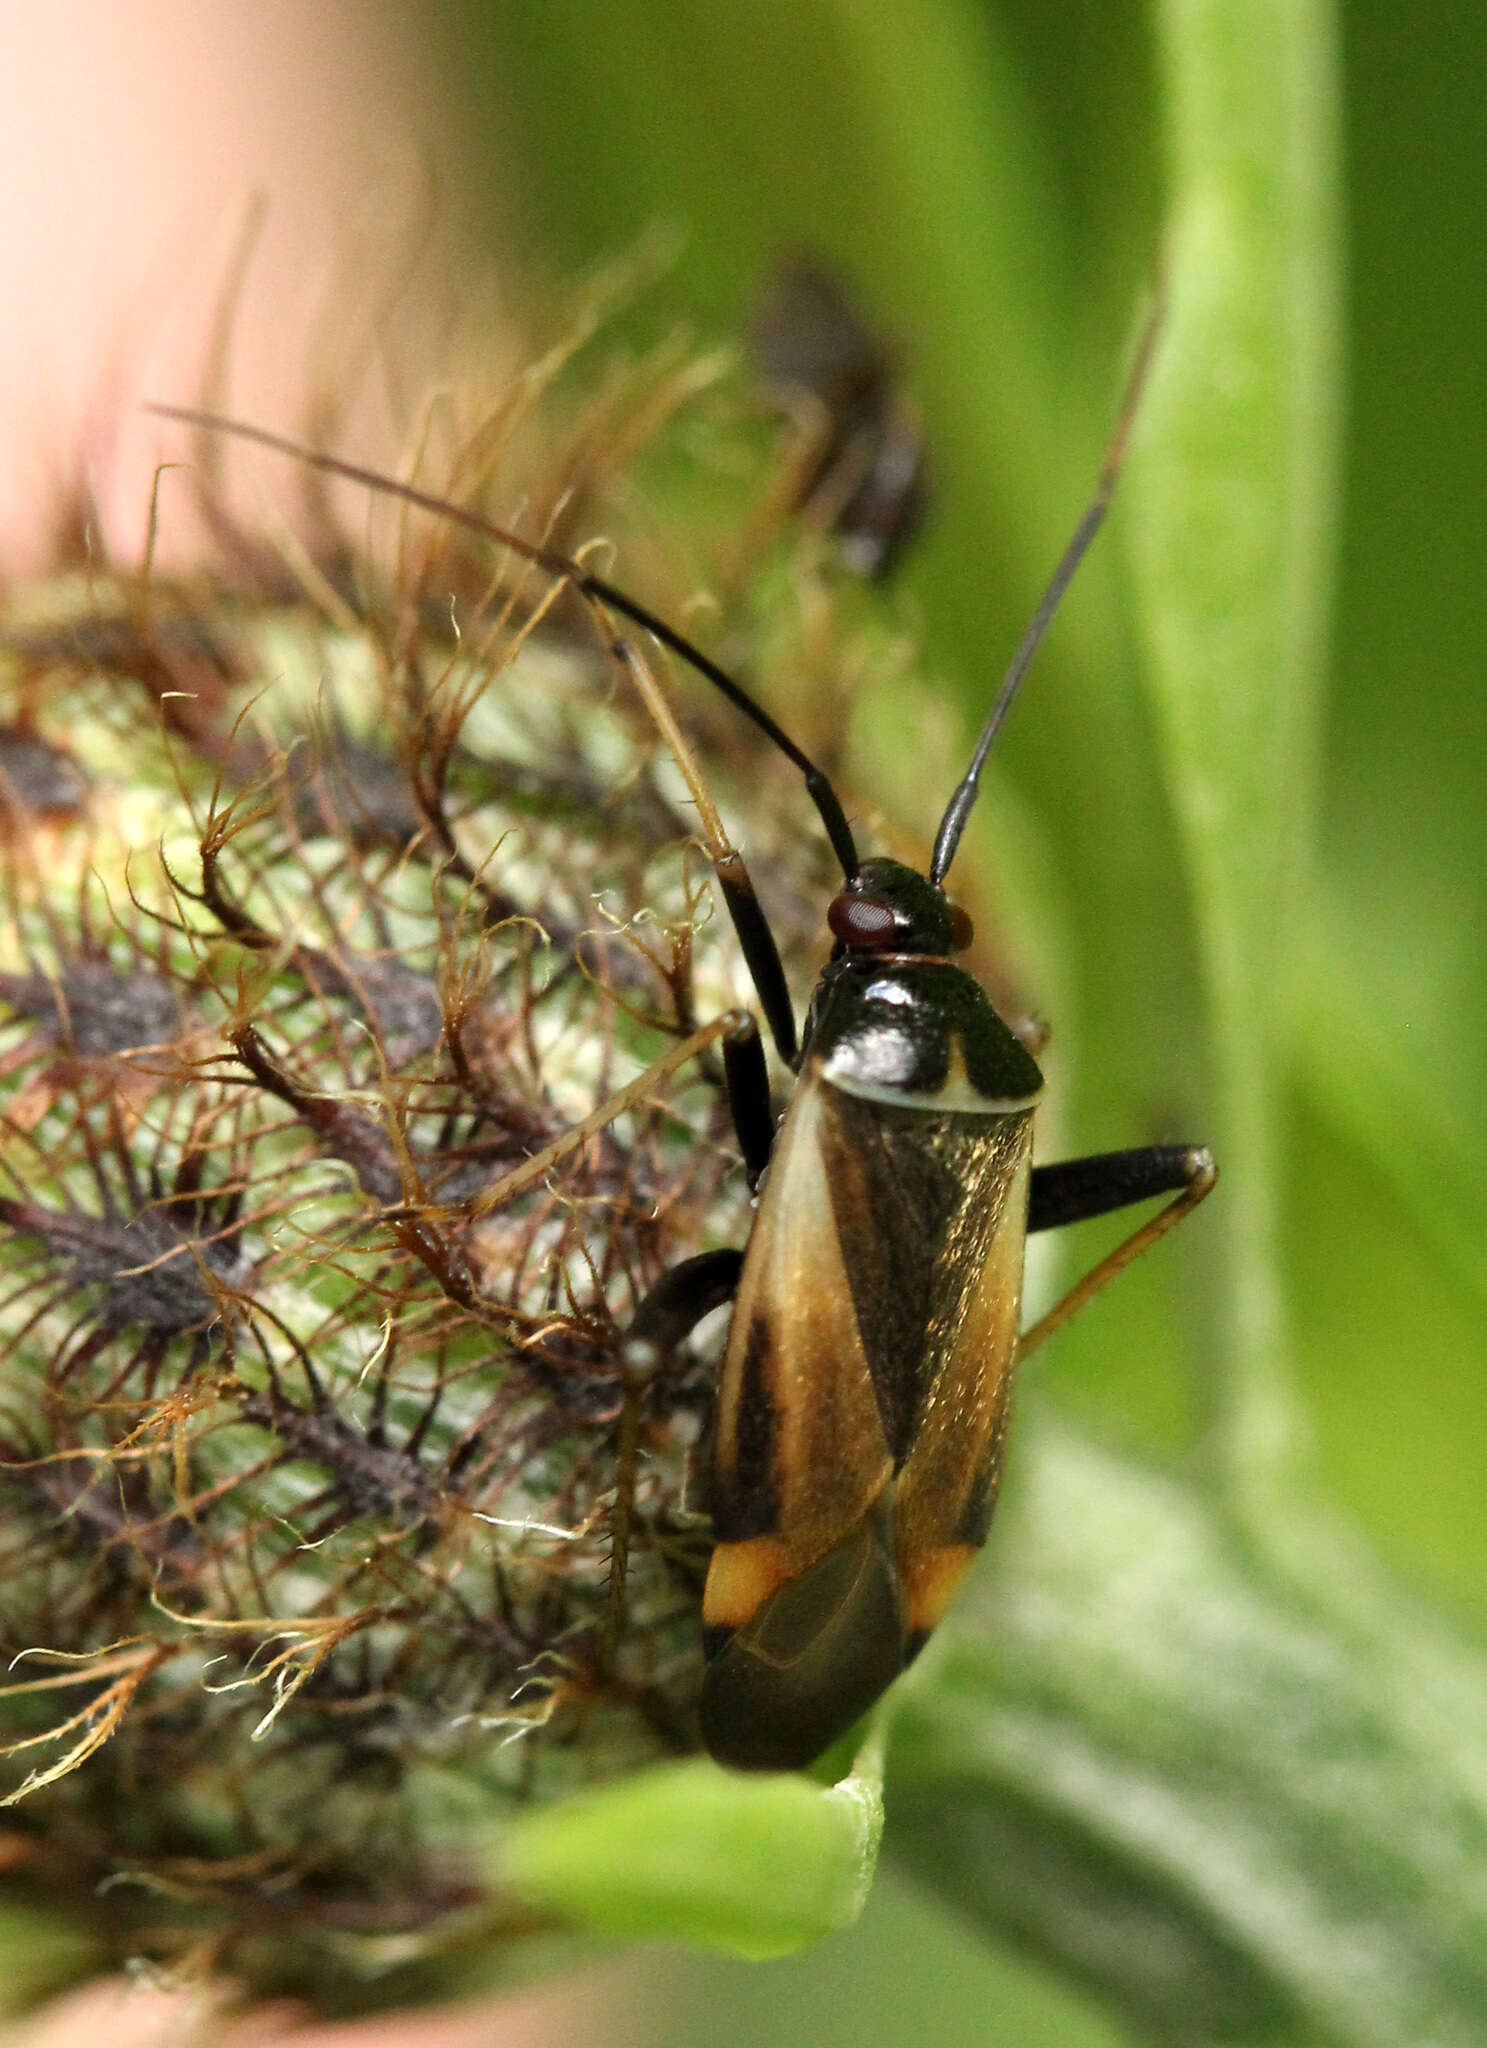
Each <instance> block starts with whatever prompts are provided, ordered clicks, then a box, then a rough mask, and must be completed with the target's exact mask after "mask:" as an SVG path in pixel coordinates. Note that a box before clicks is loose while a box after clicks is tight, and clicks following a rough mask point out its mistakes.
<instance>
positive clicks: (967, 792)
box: [929, 300, 1162, 883]
mask: <svg viewBox="0 0 1487 2048" xmlns="http://www.w3.org/2000/svg"><path fill="white" fill-rule="evenodd" d="M1161 324H1162V307H1161V302H1160V300H1158V302H1157V305H1156V307H1155V309H1154V311H1153V312H1152V315H1151V318H1150V319H1149V320H1148V321H1147V323H1146V329H1145V332H1144V333H1143V334H1142V336H1141V343H1140V346H1139V347H1138V348H1137V350H1136V360H1135V362H1134V363H1133V364H1132V365H1131V374H1130V376H1129V377H1128V378H1127V379H1126V388H1125V395H1124V396H1123V398H1122V399H1121V404H1120V413H1119V415H1118V416H1117V419H1116V422H1115V432H1114V433H1113V434H1112V435H1111V437H1110V445H1109V447H1108V448H1107V449H1106V450H1105V460H1104V461H1103V463H1102V464H1101V465H1100V475H1099V480H1098V482H1097V483H1096V485H1095V490H1094V496H1093V497H1092V498H1091V499H1090V501H1089V503H1088V505H1087V506H1086V507H1085V509H1084V514H1083V516H1082V518H1081V519H1080V521H1079V524H1078V525H1077V526H1076V527H1075V529H1074V533H1073V537H1072V539H1071V540H1070V542H1069V544H1068V546H1067V547H1066V548H1065V549H1064V551H1063V553H1062V555H1060V557H1059V561H1058V567H1057V568H1056V569H1055V570H1054V572H1053V574H1052V576H1051V577H1050V578H1049V580H1048V588H1047V589H1046V590H1045V591H1044V592H1043V595H1042V597H1041V598H1040V599H1039V600H1038V608H1037V610H1036V611H1035V612H1034V613H1033V615H1032V617H1031V618H1030V619H1029V620H1028V623H1027V630H1026V631H1025V632H1024V633H1023V636H1022V638H1021V640H1020V641H1019V642H1018V643H1017V652H1016V653H1015V654H1014V655H1013V657H1012V659H1011V661H1010V662H1009V663H1008V664H1007V672H1006V674H1005V675H1004V676H1003V677H1002V686H1001V688H1000V689H999V690H998V691H997V693H996V701H995V702H994V703H993V705H992V707H991V710H990V712H989V713H988V715H987V720H986V723H985V725H983V726H982V728H981V737H980V738H979V739H978V740H977V742H976V751H975V753H974V754H972V756H971V765H970V767H969V768H967V770H966V772H965V774H964V775H963V776H962V777H961V778H960V781H959V782H958V783H957V784H956V787H955V794H954V795H953V796H952V797H951V799H950V801H949V803H948V804H947V805H946V806H945V815H944V817H943V818H942V819H941V820H940V829H939V831H938V832H937V833H936V834H935V850H934V857H933V859H932V860H931V861H930V864H929V879H930V880H931V881H932V882H935V883H940V882H943V881H944V879H945V877H946V875H947V874H948V873H949V871H950V863H951V861H953V860H954V858H955V849H956V847H957V846H959V844H960V835H961V833H962V832H964V830H965V828H966V819H967V818H968V817H969V816H970V815H971V806H972V805H973V804H974V803H975V801H976V796H977V792H978V790H979V787H980V782H981V770H982V769H983V768H984V767H985V765H986V757H987V755H988V754H989V753H990V752H991V746H992V741H993V740H994V739H995V738H996V736H997V734H998V732H999V731H1000V730H1001V725H1002V720H1003V719H1004V718H1005V717H1006V715H1007V713H1008V712H1009V711H1010V710H1011V708H1012V699H1013V698H1014V697H1015V696H1016V695H1017V692H1018V688H1019V686H1020V685H1021V682H1022V679H1023V677H1024V676H1025V675H1026V674H1027V671H1028V664H1029V663H1030V662H1031V661H1032V658H1033V656H1034V655H1035V654H1036V653H1037V651H1038V643H1039V641H1040V640H1041V639H1042V638H1043V635H1044V634H1045V633H1046V632H1047V630H1048V622H1049V620H1050V619H1051V618H1052V617H1053V615H1054V613H1055V612H1056V611H1057V610H1058V607H1059V600H1060V599H1061V598H1062V596H1063V594H1064V592H1065V591H1066V590H1067V589H1068V587H1069V584H1070V582H1071V581H1072V579H1073V575H1074V571H1075V570H1076V569H1077V568H1078V567H1079V564H1080V563H1081V562H1082V561H1083V560H1084V557H1085V555H1086V554H1087V553H1088V552H1089V544H1090V542H1091V541H1092V540H1093V539H1094V537H1095V535H1096V534H1097V533H1098V532H1099V530H1100V527H1101V525H1102V524H1103V522H1104V518H1105V514H1106V513H1107V512H1108V511H1109V509H1110V500H1111V497H1112V496H1113V494H1114V491H1115V482H1116V478H1117V477H1118V476H1119V475H1120V465H1121V462H1122V460H1123V459H1124V456H1125V452H1126V443H1127V441H1128V440H1129V439H1130V436H1131V425H1132V422H1133V421H1134V420H1135V417H1136V407H1137V405H1138V404H1139V403H1140V400H1141V388H1142V386H1143V385H1144V384H1145V382H1146V373H1147V370H1148V369H1149V368H1150V366H1151V358H1152V351H1153V350H1154V349H1155V347H1156V340H1157V333H1158V330H1159V329H1160V327H1161Z"/></svg>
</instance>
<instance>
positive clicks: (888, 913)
mask: <svg viewBox="0 0 1487 2048" xmlns="http://www.w3.org/2000/svg"><path fill="white" fill-rule="evenodd" d="M826 922H827V924H828V925H830V927H831V935H832V937H833V938H836V939H840V940H841V942H842V944H843V945H844V946H856V947H857V948H858V949H859V950H860V951H863V952H869V953H870V952H873V951H874V950H878V951H881V950H882V949H884V948H885V947H888V946H891V945H892V944H893V941H894V939H895V938H896V937H897V936H898V919H897V918H896V917H895V916H894V914H893V906H892V905H891V904H889V903H884V902H882V901H881V900H880V899H879V898H878V897H876V896H851V895H848V894H846V893H845V892H843V894H842V895H840V896H834V897H833V898H832V900H831V908H830V909H829V910H828V911H827V913H826Z"/></svg>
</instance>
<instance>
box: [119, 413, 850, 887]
mask: <svg viewBox="0 0 1487 2048" xmlns="http://www.w3.org/2000/svg"><path fill="white" fill-rule="evenodd" d="M145 411H146V412H152V413H156V414H158V415H159V417H160V418H161V419H167V420H179V421H180V422H181V424H182V425H183V426H188V427H202V428H205V429H206V430H208V431H209V432H211V433H217V434H232V435H235V436H236V438H237V439H238V440H240V441H256V442H257V443H258V445H259V447H261V448H272V449H274V450H275V451H276V452H277V453H278V454H280V455H288V456H290V457H292V459H293V460H294V461H296V462H302V463H304V464H306V465H307V467H309V468H311V469H318V470H323V471H324V472H325V474H326V475H328V476H339V477H344V478H345V480H346V482H347V483H353V484H361V485H363V486H364V488H366V489H367V490H369V491H381V492H382V493H384V494H385V495H386V496H389V497H394V498H402V499H404V500H405V501H406V503H408V504H410V505H417V506H419V507H420V508H421V509H422V510H423V511H425V512H432V513H433V514H434V515H435V516H436V517H437V518H440V519H447V520H448V521H449V522H450V524H451V525H453V526H463V527H464V528H466V530H467V531H468V532H470V533H478V534H481V535H483V536H484V538H485V539H487V540H493V541H495V542H497V543H498V544H499V545H500V546H501V547H505V548H509V549H510V550H511V552H512V553H513V554H514V555H519V556H520V557H521V559H522V560H523V561H524V562H531V563H532V564H533V566H534V567H536V568H538V569H543V570H545V571H546V572H547V574H548V575H549V576H556V577H558V578H560V579H561V580H562V581H563V582H565V583H571V584H573V586H574V587H575V588H576V589H577V590H579V591H581V592H582V593H583V594H584V595H585V596H586V597H591V598H597V599H598V600H599V602H600V603H602V604H607V605H609V606H611V607H612V608H613V609H614V610H615V611H617V612H619V613H621V614H622V615H623V616H624V617H625V618H627V619H629V620H630V621H631V622H632V624H634V625H637V626H639V627H641V628H642V629H643V630H644V631H645V632H647V633H649V634H651V635H652V636H653V638H655V639H657V640H659V641H660V642H661V645H662V646H663V647H667V648H669V649H670V650H671V652H672V653H673V654H675V655H677V656H678V657H679V658H680V659H681V660H682V661H684V662H686V663H687V665H688V666H689V667H691V668H694V669H696V671H697V673H698V674H699V675H700V676H704V677H705V678H706V679H707V681H708V682H710V683H711V684H712V685H713V687H714V688H715V689H718V690H721V691H722V693H723V695H724V696H725V697H726V698H727V699H728V701H729V703H730V704H733V705H735V706H736V707H737V708H738V710H740V711H741V712H742V713H743V714H744V716H745V718H748V719H751V720H752V721H753V723H754V724H755V725H756V726H758V728H759V730H760V731H761V732H762V733H763V734H764V735H765V737H766V738H767V739H770V740H772V741H773V742H774V744H775V745H776V746H777V747H778V748H779V750H780V752H781V753H782V754H783V755H784V756H785V758H786V760H788V761H791V762H793V763H794V765H795V766H796V767H797V768H798V769H799V770H800V772H801V774H802V775H803V776H804V778H805V787H806V794H807V796H809V798H810V799H811V802H812V803H813V804H814V805H815V806H816V810H817V812H818V813H819V815H820V819H821V823H822V824H823V825H824V826H825V828H826V836H827V838H828V839H829V840H830V841H831V850H832V852H833V853H834V854H835V855H836V857H837V859H838V861H839V862H840V863H841V869H842V873H843V875H844V876H845V878H846V879H847V880H848V881H849V882H850V881H852V880H854V879H855V877H856V876H857V874H858V871H859V869H860V867H861V863H860V861H859V860H858V857H857V843H856V841H855V840H854V839H853V837H852V828H851V826H850V825H849V824H848V823H847V814H846V812H845V811H844V810H843V809H842V805H841V799H840V798H839V797H838V795H837V793H836V791H835V790H834V789H833V788H832V786H831V778H830V777H829V776H828V775H827V773H826V770H825V769H824V768H820V767H818V766H817V765H816V763H815V762H814V761H813V760H812V759H811V757H810V756H809V754H806V753H804V752H802V750H801V749H800V748H799V747H798V746H796V744H795V742H794V740H792V739H791V737H790V735H789V734H788V733H787V732H786V731H785V730H784V728H783V726H780V725H777V724H776V722H775V721H774V719H772V718H771V717H770V715H769V713H768V712H767V711H766V710H765V709H764V706H763V705H762V704H759V703H756V701H755V700H754V698H752V697H751V696H750V695H749V693H748V691H747V690H746V689H745V688H744V687H743V685H742V684H741V683H738V682H735V681H734V679H733V677H732V676H730V675H729V673H728V671H727V670H726V669H724V668H720V667H719V666H718V664H717V662H715V661H713V660H711V659H710V658H709V656H707V655H706V654H704V653H703V652H702V650H701V648H700V647H694V646H693V644H692V642H691V641H690V640H688V639H687V638H686V636H685V635H684V634H682V633H679V632H678V631H677V630H676V628H675V627H674V626H668V625H667V623H666V621H665V620H664V619H662V618H658V617H657V616H656V614H655V613H654V612H653V611H650V610H648V609H647V607H646V606H645V605H643V604H639V603H637V602H636V600H635V599H634V598H633V597H629V596H627V595H626V594H625V592H624V591H623V590H619V589H617V588H616V587H615V585H614V584H613V583H610V582H609V581H608V580H607V579H606V578H605V577H603V576H596V575H595V574H594V573H593V571H592V570H590V569H585V568H584V566H583V564H582V563H581V562H576V561H574V559H573V557H572V556H571V555H565V554H563V553H561V551H560V550H559V549H557V548H549V547H543V546H542V545H541V544H540V543H539V542H537V541H530V540H523V539H522V537H521V535H520V534H518V533H513V532H512V530H511V529H510V527H507V526H499V525H497V523H496V521H495V520H493V519H487V518H486V517H485V516H484V515H483V514H482V513H479V512H472V511H471V510H470V509H469V507H468V506H465V505H457V504H455V503H453V501H452V500H450V499H448V498H440V497H436V496H435V494H434V493H433V492H432V491H421V490H420V489H419V488H418V486H417V485H416V484H409V483H404V482H403V481H402V480H401V479H400V478H398V477H392V476H384V475H383V474H382V472H381V471H380V470H375V469H365V468H363V467H362V465H361V464H360V463H358V462H347V461H345V460H343V458H342V457H341V456H339V455H326V454H323V453H322V452H321V450H320V449H318V448H307V447H304V446H303V445H302V444H301V443H300V442H298V441H293V440H291V439H290V438H289V436H288V435H287V434H275V433H271V432H270V431H269V429H268V428H267V427H255V426H251V425H250V424H249V423H248V422H247V421H246V420H235V419H230V418H228V417H227V416H226V415H225V414H223V413H215V412H202V411H200V410H198V409H197V408H196V407H194V406H185V405H147V406H146V407H145Z"/></svg>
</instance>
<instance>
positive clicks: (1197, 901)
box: [1125, 0, 1340, 1537]
mask: <svg viewBox="0 0 1487 2048" xmlns="http://www.w3.org/2000/svg"><path fill="white" fill-rule="evenodd" d="M1155 23H1156V30H1157V42H1158V51H1159V62H1160V71H1161V78H1162V82H1163V84H1164V87H1165V124H1166V141H1167V156H1168V170H1169V181H1170V211H1169V221H1170V226H1169V236H1168V247H1167V271H1168V293H1169V317H1168V326H1167V334H1166V338H1165V345H1164V347H1163V350H1162V354H1161V358H1160V361H1159V363H1158V365H1157V367H1156V370H1155V372H1154V374H1153V378H1152V385H1151V389H1150V392H1149V394H1148V398H1147V401H1146V404H1145V407H1144V410H1143V418H1142V421H1141V432H1140V439H1139V444H1138V447H1137V449H1136V450H1135V451H1134V453H1133V458H1132V470H1133V475H1132V478H1131V481H1130V486H1129V491H1128V496H1127V499H1126V513H1127V517H1126V529H1125V530H1126V532H1127V534H1128V536H1129V539H1130V549H1131V561H1132V565H1133V569H1134V575H1135V582H1136V587H1137V598H1138V602H1137V611H1138V617H1139V619H1140V622H1141V631H1142V634H1143V637H1144V646H1145V653H1146V664H1145V668H1146V685H1147V688H1148V691H1149V693H1150V699H1151V703H1152V705H1153V708H1154V711H1155V714H1156V722H1157V730H1158V734H1159V744H1160V748H1161V753H1162V759H1163V766H1164V771H1165V774H1166V778H1167V781H1168V786H1169V789H1170V792H1171V798H1172V803H1173V806H1174V810H1175V814H1176V818H1177V824H1178V831H1179V836H1180V842H1181V845H1182V849H1183V853H1184V856H1185V860H1186V865H1187V869H1188V875H1189V880H1190V884H1191V889H1192V900H1193V905H1194V916H1195V920H1196V925H1197V930H1198V935H1199V946H1200V953H1201V958H1202V964H1203V970H1204V974H1205V978H1206V982H1207V988H1208V994H1209V999H1210V1003H1211V1013H1212V1046H1213V1058H1214V1067H1215V1073H1216V1094H1217V1111H1218V1113H1217V1121H1216V1131H1215V1137H1216V1142H1217V1149H1218V1150H1219V1152H1220V1156H1221V1159H1222V1164H1223V1171H1224V1176H1225V1181H1224V1193H1223V1204H1224V1209H1225V1212H1226V1215H1227V1220H1228V1229H1227V1244H1228V1253H1227V1269H1226V1272H1225V1276H1224V1290H1223V1303H1222V1314H1221V1317H1220V1319H1219V1321H1220V1325H1221V1328H1222V1331H1223V1343H1224V1346H1225V1349H1226V1352H1227V1357H1226V1373H1225V1379H1224V1386H1225V1395H1224V1406H1223V1413H1222V1416H1221V1432H1220V1438H1221V1446H1222V1450H1221V1455H1222V1461H1223V1475H1224V1480H1225V1483H1226V1485H1227V1488H1228V1491H1229V1494H1230V1498H1231V1501H1232V1504H1233V1506H1234V1508H1235V1510H1236V1512H1238V1513H1239V1514H1240V1516H1241V1517H1242V1519H1243V1520H1244V1521H1245V1522H1246V1523H1247V1524H1248V1525H1249V1526H1250V1527H1251V1528H1252V1529H1253V1530H1255V1531H1257V1532H1259V1533H1260V1534H1261V1535H1262V1536H1264V1537H1268V1535H1269V1533H1270V1532H1273V1531H1274V1529H1275V1528H1276V1526H1277V1516H1281V1517H1284V1515H1285V1513H1286V1508H1287V1503H1288V1502H1289V1501H1290V1500H1292V1499H1294V1497H1295V1493H1296V1487H1297V1481H1298V1476H1299V1473H1300V1472H1301V1471H1302V1470H1303V1469H1304V1467H1305V1464H1306V1462H1307V1459H1306V1452H1305V1448H1304V1447H1305V1431H1304V1428H1303V1426H1302V1422H1301V1418H1300V1416H1299V1414H1298V1410H1297V1404H1296V1400H1295V1396H1294V1392H1293V1388H1292V1384H1291V1377H1290V1370H1289V1365H1288V1360H1287V1332H1286V1327H1285V1315H1284V1311H1283V1307H1282V1301H1281V1289H1280V1279H1279V1257H1278V1252H1279V1239H1278V1231H1279V1223H1278V1211H1277V1174H1276V1166H1277V1149H1278V1134H1277V1100H1276V1075H1277V1072H1278V1065H1279V1063H1278V1057H1277V1052H1278V1046H1279V1044H1280V1030H1281V1025H1282V1011H1283V1004H1284V1000H1285V992H1286V982H1287V972H1288V948H1289V943H1290V928H1291V927H1290V914H1291V913H1290V911H1289V908H1288V907H1289V906H1292V905H1294V904H1295V903H1296V901H1297V898H1298V895H1299V893H1300V892H1301V891H1303V890H1304V889H1305V887H1306V876H1307V866H1308V861H1309V856H1310V845H1311V836H1312V817H1313V812H1314V808H1315V783H1316V772H1315V770H1316V754H1317V731H1318V723H1319V711H1320V704H1321V677H1322V671H1323V666H1324V661H1325V635H1326V620H1327V605H1328V595H1329V586H1330V581H1331V548H1332V533H1333V517H1334V513H1333V507H1334V504H1335V497H1336V488H1337V452H1336V445H1337V424H1338V414H1339V406H1338V356H1339V341H1338V321H1339V310H1338V302H1339V282H1338V280H1339V271H1340V248H1339V225H1338V203H1337V198H1336V179H1337V139H1336V135H1337V118H1336V97H1337V89H1336V82H1335V48H1334V45H1335V36H1334V31H1333V23H1332V10H1331V8H1330V7H1329V6H1328V5H1327V4H1326V0H1260V4H1256V5H1253V6H1247V7H1243V8H1236V7H1233V6H1230V5H1226V4H1224V0H1161V4H1160V5H1158V7H1157V8H1156V11H1155Z"/></svg>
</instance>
